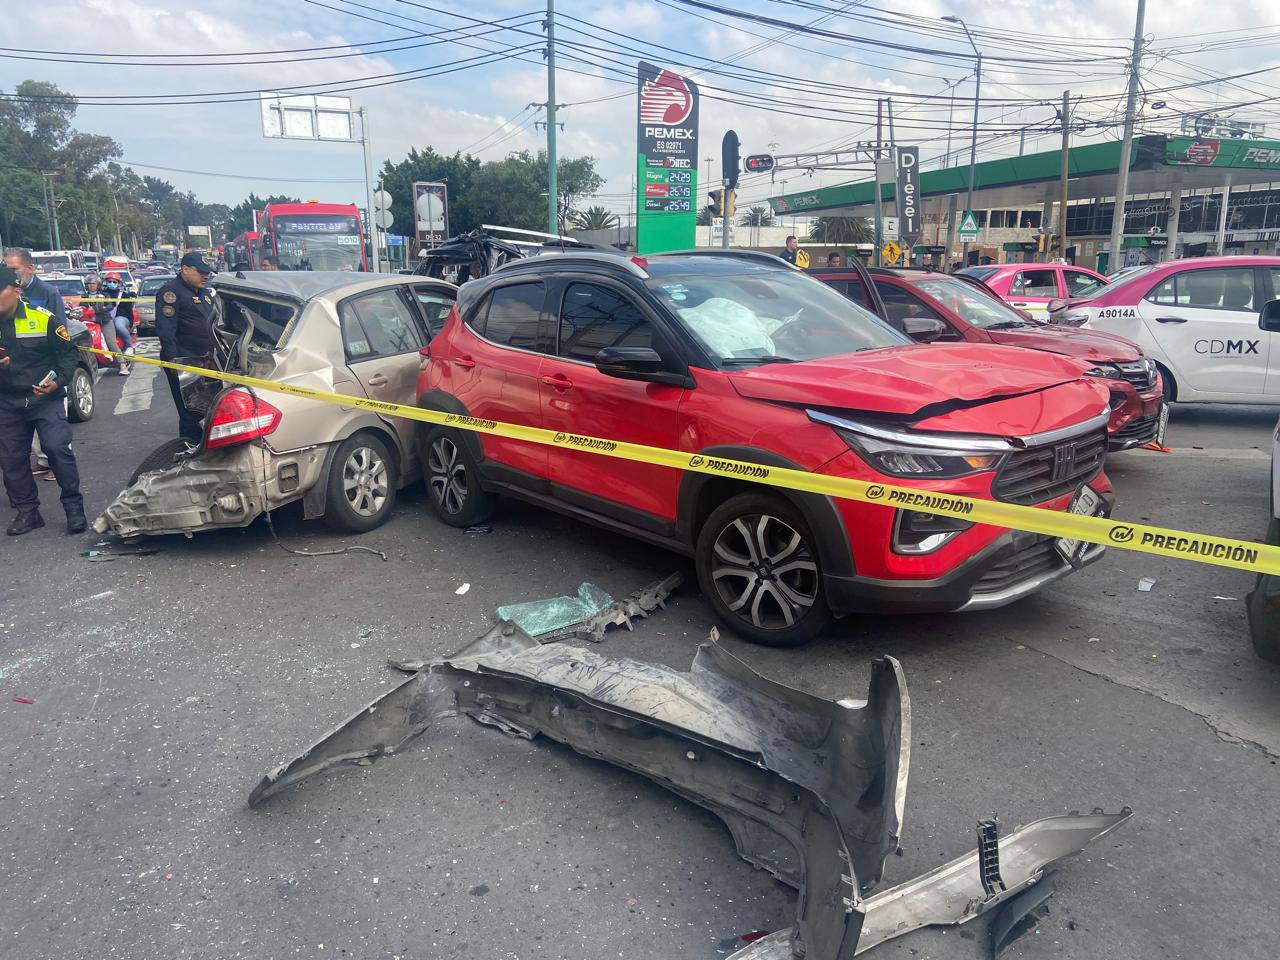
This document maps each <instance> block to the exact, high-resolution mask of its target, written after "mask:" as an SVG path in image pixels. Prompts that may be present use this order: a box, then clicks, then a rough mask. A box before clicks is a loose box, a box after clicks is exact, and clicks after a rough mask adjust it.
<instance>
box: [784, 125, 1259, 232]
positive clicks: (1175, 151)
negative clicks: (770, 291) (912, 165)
mask: <svg viewBox="0 0 1280 960" xmlns="http://www.w3.org/2000/svg"><path fill="white" fill-rule="evenodd" d="M1119 167H1120V144H1119V143H1118V142H1116V143H1091V144H1086V145H1084V146H1080V147H1072V148H1071V150H1070V151H1069V154H1068V183H1067V191H1068V197H1069V199H1070V200H1097V199H1106V198H1110V197H1113V196H1114V195H1115V186H1116V173H1117V171H1118V170H1119ZM1061 172H1062V153H1061V151H1059V150H1050V151H1047V152H1044V153H1033V154H1028V155H1026V156H1020V157H1003V158H1001V159H999V160H985V161H983V162H982V163H979V164H977V165H976V166H975V167H974V200H973V206H974V208H975V209H980V210H981V209H999V208H1014V207H1031V206H1034V205H1036V204H1040V203H1043V202H1044V201H1045V200H1057V199H1058V198H1059V196H1060V194H1059V182H1060V180H1059V178H1060V176H1061ZM1228 178H1230V183H1231V186H1232V188H1233V189H1234V188H1236V187H1241V186H1248V185H1250V184H1257V183H1271V182H1273V181H1280V141H1275V140H1231V139H1221V138H1214V137H1199V138H1193V137H1180V136H1168V135H1165V134H1154V135H1148V136H1142V137H1138V138H1136V139H1135V140H1134V145H1133V153H1132V156H1131V159H1130V164H1129V187H1128V193H1129V195H1130V196H1134V195H1138V194H1153V193H1168V192H1169V191H1170V190H1174V189H1182V190H1195V189H1197V188H1198V189H1205V188H1214V187H1221V186H1223V184H1224V183H1226V182H1227V180H1228ZM968 188H969V167H968V166H967V165H962V166H958V167H947V168H944V169H941V170H929V171H926V172H924V173H922V174H921V175H920V195H921V196H922V197H925V198H930V197H946V196H948V195H952V194H958V195H961V196H963V195H964V194H965V193H966V192H967V191H968ZM874 191H875V184H874V183H873V182H872V181H869V180H868V181H863V182H861V183H846V184H839V185H837V186H833V187H820V188H817V189H815V190H809V191H805V192H801V193H789V194H786V195H785V196H780V197H770V198H769V205H770V206H771V207H772V208H773V212H774V213H786V214H823V215H855V216H857V215H868V214H869V213H870V212H871V209H872V205H873V202H874V197H875V192H874ZM893 191H894V187H893V184H891V183H882V184H881V185H880V192H881V197H882V199H884V200H892V199H893Z"/></svg>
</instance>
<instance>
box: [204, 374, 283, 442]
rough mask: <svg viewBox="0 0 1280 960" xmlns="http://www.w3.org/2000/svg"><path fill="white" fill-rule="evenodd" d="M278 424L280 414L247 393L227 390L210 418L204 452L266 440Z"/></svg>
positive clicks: (274, 408)
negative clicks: (260, 438) (205, 450)
mask: <svg viewBox="0 0 1280 960" xmlns="http://www.w3.org/2000/svg"><path fill="white" fill-rule="evenodd" d="M279 425H280V411H279V409H277V408H276V407H273V406H272V405H271V404H269V403H267V401H265V400H263V399H262V398H261V397H255V396H254V395H253V394H251V393H249V391H248V390H242V389H239V388H237V389H235V390H228V391H227V392H226V393H224V394H223V395H222V396H221V397H220V398H219V399H218V405H217V406H216V407H215V408H214V411H213V416H212V417H211V418H210V419H209V435H208V436H207V437H206V438H205V442H204V445H205V449H208V450H212V449H214V448H216V447H231V446H235V445H236V444H237V443H247V442H248V441H250V440H255V439H257V438H258V437H265V436H267V435H268V434H270V433H272V432H274V431H275V429H276V427H278V426H279Z"/></svg>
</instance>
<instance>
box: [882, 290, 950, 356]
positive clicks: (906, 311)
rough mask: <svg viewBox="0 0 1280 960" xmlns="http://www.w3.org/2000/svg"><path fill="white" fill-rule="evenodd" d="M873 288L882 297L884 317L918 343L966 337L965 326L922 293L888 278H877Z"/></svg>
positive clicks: (948, 340) (948, 341)
mask: <svg viewBox="0 0 1280 960" xmlns="http://www.w3.org/2000/svg"><path fill="white" fill-rule="evenodd" d="M876 290H878V291H879V292H880V299H881V300H883V301H884V310H885V314H886V316H885V320H887V321H888V322H889V323H891V324H893V326H895V327H897V328H898V329H899V330H902V331H903V332H904V333H906V335H907V336H909V337H910V338H911V339H912V340H915V341H917V342H918V343H941V342H946V343H955V342H958V341H961V340H965V339H966V336H965V331H966V330H967V327H965V328H963V329H962V328H961V327H960V326H958V325H957V324H956V323H954V322H953V321H952V319H951V318H950V317H948V316H945V315H944V314H943V313H942V312H941V311H940V310H937V309H935V308H934V307H933V306H932V305H930V304H929V303H927V302H926V301H925V299H924V298H923V297H920V296H917V295H916V294H914V293H912V292H910V291H909V290H907V289H906V288H905V287H902V286H899V285H898V284H896V283H894V282H893V281H891V280H884V279H877V280H876ZM930 321H932V322H930ZM939 325H940V327H941V329H939Z"/></svg>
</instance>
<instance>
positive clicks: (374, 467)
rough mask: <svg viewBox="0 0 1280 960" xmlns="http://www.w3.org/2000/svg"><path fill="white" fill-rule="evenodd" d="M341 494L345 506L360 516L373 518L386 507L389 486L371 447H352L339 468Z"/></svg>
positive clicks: (378, 459)
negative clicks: (343, 495)
mask: <svg viewBox="0 0 1280 960" xmlns="http://www.w3.org/2000/svg"><path fill="white" fill-rule="evenodd" d="M342 491H343V493H344V494H346V497H347V504H348V506H350V507H351V509H352V510H353V511H355V513H357V514H358V515H360V516H362V517H374V516H377V515H378V513H379V512H381V510H382V508H383V507H384V506H386V503H387V495H388V493H389V492H390V485H389V483H388V477H387V465H386V463H384V462H383V460H382V455H381V454H379V453H378V451H377V450H374V449H373V448H372V447H356V449H354V450H352V451H351V453H350V455H349V456H348V457H347V460H346V462H345V463H344V464H343V465H342Z"/></svg>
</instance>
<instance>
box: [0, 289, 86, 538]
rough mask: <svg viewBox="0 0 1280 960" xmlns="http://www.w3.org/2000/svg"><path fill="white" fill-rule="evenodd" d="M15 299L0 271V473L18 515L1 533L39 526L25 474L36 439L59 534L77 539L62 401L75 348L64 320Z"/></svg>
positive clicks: (75, 494)
mask: <svg viewBox="0 0 1280 960" xmlns="http://www.w3.org/2000/svg"><path fill="white" fill-rule="evenodd" d="M21 294H22V279H21V277H20V276H19V275H18V272H17V271H16V270H14V269H13V268H12V267H10V266H8V265H4V266H0V470H2V471H3V474H4V486H5V491H6V492H7V493H8V494H9V501H10V502H11V503H12V504H13V506H14V508H15V509H16V510H17V511H18V513H17V516H15V517H14V519H13V522H12V523H10V524H9V526H8V528H7V529H6V530H5V533H7V534H8V535H9V536H11V537H17V536H21V535H22V534H24V533H30V532H31V531H32V530H35V529H36V528H38V527H43V526H44V518H43V517H41V516H40V494H39V491H38V490H37V488H36V481H35V478H34V477H33V476H32V475H31V460H30V452H31V439H32V437H33V436H34V435H37V434H38V435H39V437H40V445H41V447H42V448H43V449H44V453H45V456H47V457H48V458H49V466H50V468H51V469H52V470H53V475H54V476H55V477H57V479H58V486H60V487H61V488H62V509H63V510H64V511H65V512H66V515H67V533H73V534H78V533H84V531H85V528H86V526H87V522H86V520H85V515H84V497H82V496H81V494H80V471H79V468H78V467H77V466H76V458H75V454H73V453H72V452H71V425H70V424H69V423H68V422H67V414H66V410H65V408H64V406H63V402H62V400H63V397H65V396H66V387H67V385H68V384H69V383H71V378H72V376H73V375H74V374H75V371H76V366H77V364H78V354H77V348H76V345H75V344H74V343H73V342H72V341H71V334H70V333H69V332H68V331H67V325H66V323H65V322H64V321H61V320H58V319H57V318H56V317H54V315H53V314H52V313H51V312H50V311H48V310H45V309H42V308H41V307H33V306H30V305H28V304H27V303H25V302H24V301H23V300H22V295H21Z"/></svg>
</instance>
